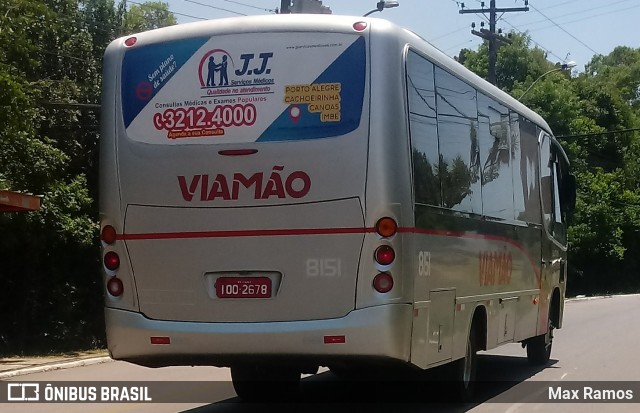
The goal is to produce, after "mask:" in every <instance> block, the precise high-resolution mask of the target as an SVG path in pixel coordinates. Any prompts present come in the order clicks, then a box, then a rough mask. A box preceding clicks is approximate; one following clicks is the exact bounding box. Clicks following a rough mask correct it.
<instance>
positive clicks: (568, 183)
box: [561, 174, 576, 212]
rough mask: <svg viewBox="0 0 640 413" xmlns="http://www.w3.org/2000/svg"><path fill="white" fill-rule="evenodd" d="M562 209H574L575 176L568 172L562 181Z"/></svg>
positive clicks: (567, 210)
mask: <svg viewBox="0 0 640 413" xmlns="http://www.w3.org/2000/svg"><path fill="white" fill-rule="evenodd" d="M562 184H563V185H562V188H563V191H562V192H563V193H562V201H563V202H562V203H561V204H562V209H563V210H564V211H565V212H573V211H575V209H576V177H575V175H571V174H568V175H566V176H565V177H564V182H562Z"/></svg>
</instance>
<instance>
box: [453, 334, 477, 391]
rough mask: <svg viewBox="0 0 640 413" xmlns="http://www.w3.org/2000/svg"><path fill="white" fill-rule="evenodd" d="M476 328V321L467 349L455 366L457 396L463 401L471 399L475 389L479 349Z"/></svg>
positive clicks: (468, 338) (468, 339)
mask: <svg viewBox="0 0 640 413" xmlns="http://www.w3.org/2000/svg"><path fill="white" fill-rule="evenodd" d="M476 328H477V327H476V325H475V323H474V324H473V325H472V326H471V330H470V331H469V336H468V337H467V351H466V353H465V355H464V357H463V358H461V359H460V360H458V361H456V362H455V363H454V366H453V367H454V369H453V371H454V385H455V388H454V390H455V396H456V397H457V398H458V399H459V400H461V401H469V400H471V398H472V397H473V393H474V390H475V384H476V374H477V371H478V354H477V353H478V350H479V347H478V334H477V331H476Z"/></svg>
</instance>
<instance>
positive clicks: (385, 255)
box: [375, 245, 396, 265]
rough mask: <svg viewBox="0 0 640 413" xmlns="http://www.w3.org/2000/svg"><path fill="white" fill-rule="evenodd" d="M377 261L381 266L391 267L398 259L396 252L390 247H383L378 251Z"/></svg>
mask: <svg viewBox="0 0 640 413" xmlns="http://www.w3.org/2000/svg"><path fill="white" fill-rule="evenodd" d="M375 259H376V262H377V263H378V264H380V265H389V264H391V263H392V262H393V260H395V259H396V252H395V251H394V250H393V248H391V247H390V246H389V245H381V246H379V247H378V248H377V249H376V253H375Z"/></svg>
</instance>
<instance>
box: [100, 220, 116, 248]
mask: <svg viewBox="0 0 640 413" xmlns="http://www.w3.org/2000/svg"><path fill="white" fill-rule="evenodd" d="M100 239H101V240H102V241H103V242H105V243H107V244H109V245H111V244H113V243H114V242H116V229H115V228H114V227H112V226H111V225H105V226H104V228H102V231H101V232H100Z"/></svg>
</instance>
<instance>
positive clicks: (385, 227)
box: [376, 217, 398, 238]
mask: <svg viewBox="0 0 640 413" xmlns="http://www.w3.org/2000/svg"><path fill="white" fill-rule="evenodd" d="M397 231H398V224H396V221H394V220H393V218H389V217H384V218H380V219H379V220H378V222H376V232H377V233H378V235H380V236H381V237H384V238H389V237H392V236H394V235H395V233H396V232H397Z"/></svg>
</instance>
